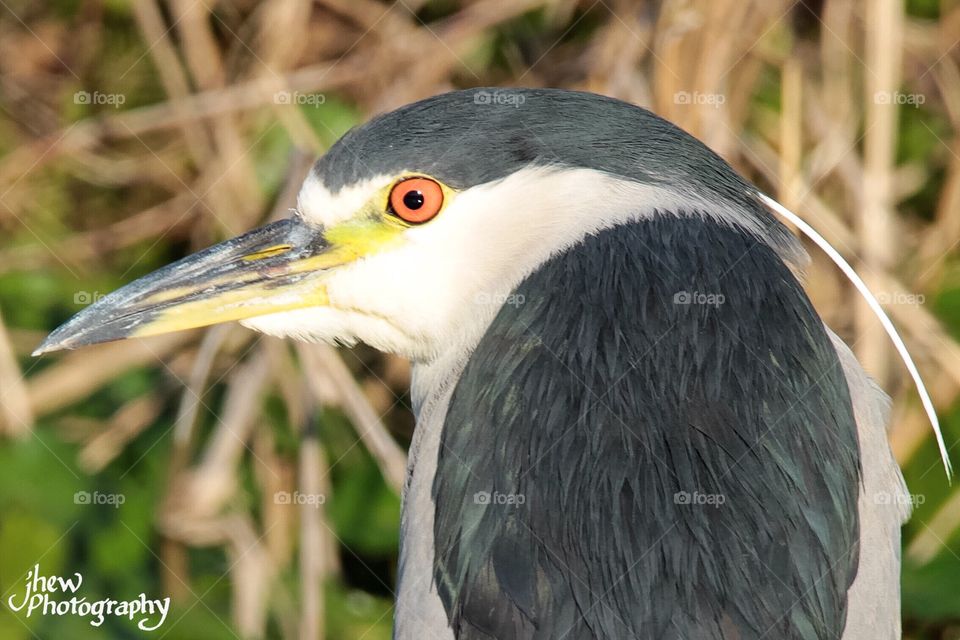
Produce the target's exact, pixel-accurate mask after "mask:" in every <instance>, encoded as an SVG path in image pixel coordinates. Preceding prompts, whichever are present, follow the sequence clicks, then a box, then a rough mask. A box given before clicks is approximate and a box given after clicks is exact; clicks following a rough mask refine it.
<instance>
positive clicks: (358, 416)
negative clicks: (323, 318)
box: [296, 343, 407, 493]
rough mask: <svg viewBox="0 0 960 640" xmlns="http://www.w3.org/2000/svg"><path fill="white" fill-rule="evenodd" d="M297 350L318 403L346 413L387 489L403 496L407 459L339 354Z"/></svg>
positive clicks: (315, 347)
mask: <svg viewBox="0 0 960 640" xmlns="http://www.w3.org/2000/svg"><path fill="white" fill-rule="evenodd" d="M296 349H297V353H298V354H299V355H300V361H301V362H302V363H303V366H304V369H305V370H306V372H307V383H308V385H309V387H310V389H311V391H313V393H314V394H315V397H316V398H317V401H318V402H321V403H325V404H328V405H334V406H339V407H341V408H342V409H343V411H344V413H346V414H347V416H348V417H349V418H350V421H351V422H352V423H353V425H354V427H355V428H356V430H357V434H358V435H359V436H360V438H361V440H363V444H364V446H366V447H367V450H368V451H369V452H370V455H372V456H373V458H374V460H376V461H377V465H378V466H379V467H380V472H381V473H382V474H383V478H384V480H385V481H386V482H387V485H388V486H390V487H391V488H392V489H393V490H394V491H396V492H397V493H399V492H400V489H401V488H402V487H403V482H404V479H405V478H406V473H407V456H406V454H405V453H404V452H403V449H401V448H400V446H399V445H397V443H396V442H395V441H394V440H393V438H392V437H391V436H390V434H389V432H388V431H387V429H386V427H385V426H384V425H383V423H382V422H381V421H380V416H378V415H377V413H376V412H375V411H374V410H373V408H372V407H371V406H370V403H369V401H368V400H367V399H366V397H365V396H364V395H363V392H362V391H361V390H360V387H359V386H357V382H356V380H354V378H353V374H351V373H350V370H349V369H348V368H347V367H346V365H345V364H344V363H343V360H341V358H340V356H339V355H338V354H337V352H336V350H334V349H333V348H332V347H329V346H327V345H323V344H306V343H298V344H297V346H296Z"/></svg>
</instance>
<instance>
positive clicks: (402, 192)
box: [390, 178, 443, 224]
mask: <svg viewBox="0 0 960 640" xmlns="http://www.w3.org/2000/svg"><path fill="white" fill-rule="evenodd" d="M441 207H443V189H441V188H440V184H439V183H438V182H437V181H436V180H431V179H430V178H407V179H406V180H401V181H400V182H398V183H397V184H395V185H393V189H391V191H390V210H391V211H392V212H393V213H394V214H396V215H397V217H399V218H400V219H401V220H405V221H406V222H409V223H411V224H421V223H424V222H427V221H428V220H432V219H433V218H434V216H436V215H437V214H438V213H440V208H441Z"/></svg>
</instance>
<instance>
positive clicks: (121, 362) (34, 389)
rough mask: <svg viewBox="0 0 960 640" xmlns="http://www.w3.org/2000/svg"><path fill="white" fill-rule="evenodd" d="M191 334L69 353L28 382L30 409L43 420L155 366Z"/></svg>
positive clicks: (113, 343)
mask: <svg viewBox="0 0 960 640" xmlns="http://www.w3.org/2000/svg"><path fill="white" fill-rule="evenodd" d="M191 339H193V334H191V333H190V332H185V333H173V334H169V335H164V336H157V337H154V338H138V339H135V340H130V341H127V342H122V343H121V342H112V343H109V344H104V345H97V346H94V347H87V348H85V349H84V350H83V351H77V352H74V353H70V354H68V355H66V356H63V357H61V358H60V360H59V361H58V362H57V363H56V364H54V365H51V366H50V367H47V368H46V369H44V370H43V371H41V372H40V373H38V374H37V375H35V376H32V377H31V378H30V379H29V380H28V381H27V390H28V393H29V396H30V406H31V407H32V408H33V412H34V414H35V415H36V416H38V417H39V416H44V415H47V414H48V413H53V412H54V411H56V410H58V409H62V408H63V407H66V406H69V405H71V404H73V403H74V402H76V401H78V400H81V399H83V398H85V397H87V396H88V395H90V394H91V393H93V392H94V391H96V390H97V389H99V388H100V387H102V386H104V385H105V384H107V383H108V382H109V381H111V380H113V379H114V378H116V377H117V376H118V375H120V374H122V373H124V372H125V371H127V370H129V369H131V368H133V367H141V366H145V365H152V364H155V363H156V361H157V359H159V358H165V357H168V356H169V355H170V354H172V353H173V352H174V351H176V350H177V349H179V348H180V347H182V346H183V345H185V344H186V343H188V342H190V340H191Z"/></svg>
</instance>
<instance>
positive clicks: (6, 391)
mask: <svg viewBox="0 0 960 640" xmlns="http://www.w3.org/2000/svg"><path fill="white" fill-rule="evenodd" d="M32 429H33V411H32V409H31V405H30V397H29V395H28V393H27V386H26V384H24V381H23V375H22V374H21V372H20V365H19V364H17V358H16V355H15V354H14V351H13V346H12V345H11V344H10V337H9V336H8V335H7V327H6V325H5V324H4V322H3V316H2V315H0V435H6V436H10V437H14V438H23V437H26V436H27V435H28V434H29V433H30V431H31V430H32Z"/></svg>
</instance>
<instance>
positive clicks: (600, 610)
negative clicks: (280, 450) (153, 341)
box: [37, 89, 915, 640]
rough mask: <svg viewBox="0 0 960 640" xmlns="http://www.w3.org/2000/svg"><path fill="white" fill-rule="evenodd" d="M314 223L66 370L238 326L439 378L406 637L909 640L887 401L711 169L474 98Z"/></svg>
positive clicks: (567, 102)
mask: <svg viewBox="0 0 960 640" xmlns="http://www.w3.org/2000/svg"><path fill="white" fill-rule="evenodd" d="M501 93H508V94H509V95H508V96H507V97H509V98H511V99H509V100H502V99H499V98H501V97H503V96H502V95H500V94H501ZM494 98H496V99H494ZM297 205H298V206H297V210H296V214H295V215H294V216H293V217H292V218H290V219H287V220H282V221H279V222H274V223H272V224H268V225H266V226H264V227H262V228H260V229H256V230H254V231H250V232H248V233H246V234H244V235H241V236H240V237H238V238H234V239H232V240H228V241H226V242H223V243H221V244H219V245H216V246H214V247H211V248H209V249H206V250H204V251H201V252H199V253H197V254H195V255H193V256H189V257H187V258H184V259H183V260H180V261H179V262H176V263H174V264H172V265H169V266H168V267H165V268H163V269H160V270H159V271H157V272H155V273H153V274H151V275H149V276H146V277H145V278H142V279H140V280H137V281H135V282H133V283H131V284H129V285H127V286H125V287H123V288H121V289H119V290H118V291H116V292H114V293H112V294H110V295H108V296H106V297H104V298H102V299H100V300H99V301H98V302H96V303H95V304H93V305H91V306H90V307H88V308H87V309H85V310H84V311H82V312H80V313H79V314H77V315H76V316H75V317H74V318H72V319H71V320H70V321H69V322H67V323H66V324H64V325H63V326H62V327H60V328H59V329H57V330H56V331H54V332H53V333H52V334H51V335H50V336H49V337H48V338H47V340H46V341H45V342H44V343H43V344H42V345H41V346H40V348H39V349H38V350H37V352H38V353H43V352H47V351H53V350H56V349H63V348H74V347H79V346H82V345H87V344H93V343H97V342H103V341H108V340H116V339H120V338H129V337H140V336H149V335H153V334H157V333H163V332H167V331H173V330H178V329H186V328H190V327H200V326H206V325H211V324H215V323H221V322H227V321H234V320H239V321H240V322H241V323H243V324H245V325H246V326H249V327H251V328H253V329H257V330H259V331H262V332H265V333H268V334H273V335H278V336H291V337H294V338H297V339H302V340H325V341H334V342H339V343H345V344H351V343H354V342H357V341H363V342H366V343H368V344H370V345H372V346H374V347H376V348H378V349H381V350H384V351H388V352H392V353H396V354H400V355H402V356H406V357H408V358H410V359H411V360H412V362H413V365H414V382H413V398H414V405H415V411H416V414H417V428H416V432H415V436H414V442H413V445H412V447H411V451H410V468H409V478H408V482H407V486H406V490H405V495H404V503H403V516H402V523H401V531H402V537H401V555H400V566H399V572H398V585H397V603H396V613H395V624H394V636H395V637H396V638H402V639H408V638H410V639H420V638H437V639H450V638H456V639H458V640H465V639H474V638H476V639H494V638H497V639H499V638H538V639H541V638H542V639H554V638H570V639H579V638H603V639H611V640H613V639H621V638H668V639H670V638H674V639H677V640H685V639H689V638H697V639H701V638H702V639H709V638H740V639H744V640H745V639H749V638H761V637H768V638H787V639H794V638H797V639H804V640H814V639H818V638H844V639H847V640H849V639H853V638H870V639H871V640H874V639H878V638H895V637H899V627H900V613H899V611H900V607H899V599H900V594H899V573H900V559H899V549H900V540H899V538H900V525H901V523H902V522H903V521H904V520H905V519H906V517H907V515H908V508H907V507H906V505H907V504H908V502H907V500H906V499H905V496H906V489H905V486H904V482H903V478H902V476H901V474H900V471H899V469H898V467H897V465H896V462H895V461H894V459H893V456H892V454H891V451H890V448H889V446H888V445H887V441H886V431H885V424H886V420H887V415H886V414H887V398H886V396H884V394H883V392H882V391H881V390H880V389H878V388H877V387H876V385H875V384H873V383H872V381H871V380H870V379H869V378H868V377H867V376H866V375H865V374H864V372H863V370H862V369H861V367H860V365H859V364H858V363H857V362H856V360H855V358H854V357H853V355H852V354H851V352H850V350H849V349H848V348H847V347H846V345H844V344H843V342H842V341H841V340H840V339H839V338H837V336H836V335H834V334H833V333H832V332H831V331H830V329H828V328H827V327H826V326H825V325H824V323H823V321H822V320H821V319H820V317H819V316H818V315H817V312H816V311H815V310H814V309H813V307H812V306H811V304H810V301H809V299H808V298H807V296H806V295H805V293H804V291H803V288H802V286H801V282H800V277H801V273H802V271H803V268H804V265H805V261H806V259H807V258H806V254H805V252H804V251H803V249H802V247H801V245H800V244H799V242H798V241H797V240H796V239H795V238H794V237H793V236H792V235H791V234H790V232H789V231H788V230H787V229H786V228H785V227H784V226H783V225H782V224H781V223H780V222H779V221H778V220H777V218H776V217H775V216H774V215H773V214H772V213H771V207H773V208H776V207H777V206H779V205H776V203H773V202H772V201H770V200H769V199H767V198H766V197H765V196H763V195H761V194H760V193H759V192H758V191H757V189H756V188H755V187H753V186H751V185H750V184H749V183H747V182H746V181H745V180H744V179H743V178H742V177H740V176H739V175H738V174H737V173H736V172H735V171H734V170H733V169H732V168H731V167H730V166H729V165H728V164H727V163H726V162H724V161H723V160H722V159H721V158H720V157H718V156H717V155H716V154H714V153H713V152H712V151H710V150H709V149H708V148H707V147H706V146H704V145H703V144H702V143H700V142H699V141H697V140H696V139H695V138H693V137H692V136H690V135H688V134H686V133H685V132H683V131H681V130H680V129H678V128H677V127H675V126H673V125H672V124H670V123H668V122H666V121H665V120H662V119H661V118H659V117H657V116H655V115H653V114H652V113H650V112H649V111H646V110H644V109H641V108H638V107H635V106H633V105H630V104H627V103H624V102H620V101H618V100H613V99H610V98H605V97H602V96H598V95H593V94H588V93H578V92H570V91H560V90H545V89H509V90H507V89H503V90H500V89H475V90H467V91H458V92H453V93H447V94H443V95H439V96H435V97H433V98H429V99H427V100H424V101H422V102H418V103H415V104H412V105H408V106H406V107H403V108H401V109H398V110H396V111H393V112H391V113H388V114H385V115H382V116H379V117H377V118H375V119H374V120H372V121H370V122H369V123H367V124H365V125H363V126H361V127H358V128H356V129H353V130H351V131H350V132H349V133H347V134H346V135H345V136H344V137H343V138H342V139H341V140H340V141H338V142H337V143H336V144H335V145H333V147H331V148H330V150H329V151H328V152H327V153H326V155H324V156H323V157H322V158H320V160H319V161H318V162H317V163H316V165H315V167H314V169H313V171H312V172H311V174H310V176H309V177H308V178H307V180H306V182H305V184H304V185H303V188H302V190H301V192H300V195H299V199H298V203H297ZM897 339H899V338H897ZM898 344H899V343H898ZM908 363H909V362H908ZM909 365H910V366H911V367H912V363H909ZM911 371H915V370H914V369H911ZM876 496H887V498H888V499H885V500H878V499H877V498H876Z"/></svg>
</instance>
